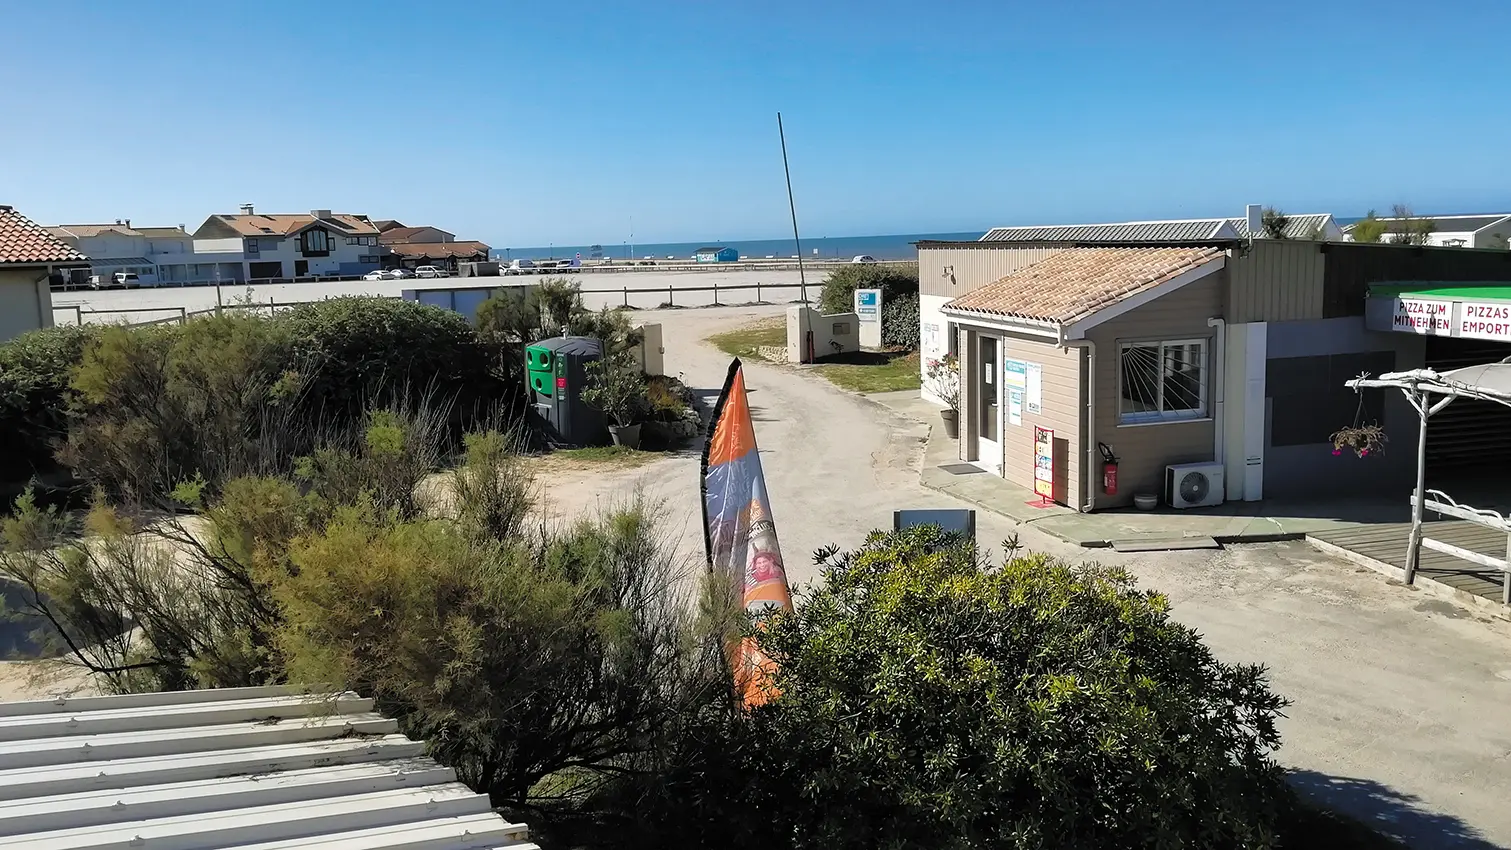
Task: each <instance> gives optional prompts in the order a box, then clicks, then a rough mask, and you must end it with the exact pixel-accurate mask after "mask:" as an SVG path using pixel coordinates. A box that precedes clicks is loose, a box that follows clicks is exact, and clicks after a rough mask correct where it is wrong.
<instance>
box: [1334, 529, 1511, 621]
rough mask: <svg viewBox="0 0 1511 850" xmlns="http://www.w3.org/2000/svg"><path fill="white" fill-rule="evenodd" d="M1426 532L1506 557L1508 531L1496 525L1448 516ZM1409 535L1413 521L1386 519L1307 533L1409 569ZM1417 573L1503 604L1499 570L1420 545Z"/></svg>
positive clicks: (1398, 567) (1482, 552) (1355, 552)
mask: <svg viewBox="0 0 1511 850" xmlns="http://www.w3.org/2000/svg"><path fill="white" fill-rule="evenodd" d="M1423 531H1424V532H1425V535H1426V536H1427V537H1431V538H1433V539H1434V540H1441V541H1443V542H1444V543H1451V544H1453V545H1454V546H1459V547H1462V548H1464V549H1469V550H1470V551H1473V552H1479V553H1481V554H1485V555H1492V556H1494V557H1497V558H1504V557H1506V535H1505V534H1504V533H1503V532H1500V531H1496V530H1495V529H1492V528H1485V527H1484V526H1482V525H1476V524H1474V523H1471V522H1464V521H1463V520H1457V519H1450V520H1440V521H1436V522H1427V523H1426V524H1425V525H1423ZM1410 534H1411V523H1409V522H1386V523H1380V524H1378V525H1362V526H1361V525H1356V526H1350V527H1347V528H1341V529H1337V530H1332V531H1318V532H1312V533H1311V534H1308V535H1307V536H1308V537H1311V538H1313V539H1316V540H1320V541H1322V542H1323V543H1329V544H1331V545H1333V546H1337V547H1338V548H1340V549H1347V550H1348V551H1350V552H1353V553H1354V554H1356V555H1360V556H1362V557H1365V558H1369V559H1370V560H1374V561H1379V562H1381V563H1384V564H1389V565H1390V566H1392V567H1395V568H1396V569H1398V570H1404V569H1406V540H1407V537H1408V536H1409V535H1410ZM1476 570H1478V572H1476ZM1417 575H1418V576H1422V577H1425V578H1430V579H1433V580H1434V581H1437V582H1440V583H1442V584H1445V585H1448V586H1449V587H1452V588H1454V589H1455V590H1460V591H1463V592H1465V593H1471V594H1473V595H1475V596H1480V597H1483V598H1485V599H1488V600H1490V601H1492V602H1494V603H1496V604H1497V605H1499V604H1500V602H1501V576H1502V574H1501V573H1499V572H1492V571H1490V570H1486V569H1484V568H1483V567H1479V566H1477V565H1475V564H1471V563H1469V562H1468V561H1461V560H1459V559H1458V558H1454V557H1452V556H1450V555H1444V554H1441V553H1439V552H1434V551H1432V550H1430V549H1426V548H1424V549H1422V555H1421V560H1420V562H1419V564H1418V566H1417Z"/></svg>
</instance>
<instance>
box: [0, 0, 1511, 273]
mask: <svg viewBox="0 0 1511 850" xmlns="http://www.w3.org/2000/svg"><path fill="white" fill-rule="evenodd" d="M1158 8H1159V11H1158V13H1152V12H1150V11H1149V9H1148V7H1147V6H1144V5H1141V4H1126V3H1120V2H1112V0H1083V2H1080V3H1074V4H1028V3H1021V2H1019V3H1012V2H1010V3H987V2H975V0H961V2H958V3H955V4H952V5H951V6H950V8H949V9H948V10H947V12H948V13H947V14H945V13H939V14H936V13H927V14H919V13H918V11H917V9H916V8H915V7H914V6H912V5H910V4H903V3H899V2H895V0H883V2H880V3H868V4H866V5H864V6H862V5H859V4H849V3H839V2H837V3H830V4H818V5H817V6H815V5H811V4H804V5H799V4H796V3H784V2H777V3H774V4H766V5H764V6H762V7H761V8H760V9H754V8H748V7H740V6H735V5H732V4H731V5H727V6H726V5H717V6H706V5H694V4H687V3H671V4H663V5H657V6H655V7H651V8H641V7H624V6H621V5H617V4H607V3H585V2H571V0H567V2H561V3H553V4H492V5H486V6H476V5H473V4H467V3H457V2H444V0H443V1H442V2H437V3H432V4H428V5H426V6H424V7H423V8H419V7H414V6H412V5H411V4H401V3H399V2H396V0H378V2H374V3H371V4H367V5H364V6H363V7H361V8H360V10H357V11H354V10H353V9H351V8H348V7H330V6H315V7H311V6H308V5H307V4H294V3H289V2H278V1H277V0H275V2H270V3H267V4H263V5H260V6H257V7H255V8H253V7H239V6H225V5H213V4H212V5H209V6H206V5H203V4H194V5H189V4H182V3H174V2H159V3H153V4H136V5H132V4H118V3H110V2H105V0H93V2H89V1H88V0H72V2H65V1H64V0H60V2H57V3H48V4H10V5H9V6H8V7H7V9H6V11H5V18H6V23H7V24H8V30H10V31H12V32H18V33H25V34H26V37H25V38H21V39H15V40H13V43H12V45H11V46H10V48H9V52H8V54H7V62H6V63H5V64H4V65H3V66H0V110H3V114H5V115H8V116H11V118H12V120H13V124H14V126H17V127H19V128H21V131H20V132H11V133H6V134H3V135H0V203H8V204H12V205H14V206H16V207H17V208H18V209H20V210H21V211H22V212H23V213H25V214H26V215H28V216H29V217H31V218H33V219H34V220H36V221H39V222H41V223H44V224H58V223H76V222H90V221H93V222H100V221H112V220H114V219H116V218H127V217H129V218H131V219H132V220H133V221H135V222H138V223H144V224H153V225H162V224H176V223H184V224H187V225H189V226H190V227H194V226H197V225H198V223H199V222H201V221H203V220H204V218H205V217H206V216H208V215H210V214H213V213H234V212H235V211H236V208H237V206H238V205H240V204H242V203H248V202H250V203H253V204H255V205H256V206H257V207H258V209H261V210H268V211H274V212H298V211H304V210H309V209H314V208H329V209H336V210H341V211H345V212H354V213H364V214H367V215H371V216H373V217H376V218H399V219H401V220H403V221H405V222H406V223H409V224H432V225H435V226H437V227H442V228H445V229H446V230H449V231H452V232H455V233H457V234H458V236H459V237H461V238H475V239H480V240H482V241H485V242H487V243H489V244H490V245H528V246H541V245H549V244H552V243H562V244H568V243H583V244H591V243H593V242H600V243H601V242H603V241H605V240H608V241H609V242H614V243H622V242H629V241H634V242H635V243H637V244H666V243H684V242H696V241H702V240H705V239H710V238H713V239H715V240H716V241H717V240H719V239H723V240H726V241H736V239H735V237H733V236H730V235H729V234H744V233H751V234H770V235H768V236H765V237H739V238H740V240H742V241H764V240H766V239H781V238H785V237H784V235H783V234H784V233H787V232H790V222H789V219H788V210H787V195H786V185H785V182H784V179H783V170H782V159H781V149H780V147H779V144H778V138H777V128H776V113H777V112H778V111H781V112H782V113H783V116H784V120H785V125H786V131H787V147H788V153H789V155H790V159H791V166H792V181H793V189H794V192H795V194H796V201H797V212H798V216H799V220H800V223H801V225H802V228H803V230H804V232H805V233H813V234H835V233H842V234H862V235H864V234H877V235H888V234H909V233H957V232H969V231H973V230H978V229H983V230H984V229H985V228H990V227H994V226H1003V225H1013V224H1049V223H1075V222H1089V221H1116V220H1142V219H1163V218H1197V217H1207V216H1237V215H1240V214H1241V213H1242V210H1243V208H1244V205H1245V204H1248V203H1261V204H1265V205H1267V206H1274V207H1277V208H1280V209H1283V210H1286V211H1288V212H1295V213H1303V212H1331V213H1333V214H1334V215H1335V216H1339V217H1340V218H1351V217H1355V216H1359V215H1363V214H1364V212H1365V211H1367V210H1369V209H1371V208H1374V209H1378V210H1382V211H1383V210H1386V209H1388V208H1389V207H1390V206H1391V205H1392V204H1394V203H1406V204H1409V205H1411V206H1412V207H1413V208H1415V209H1416V210H1417V211H1418V212H1424V213H1437V214H1446V213H1448V212H1492V211H1501V210H1506V209H1508V208H1511V169H1507V168H1506V167H1505V163H1504V154H1503V153H1502V152H1501V151H1500V148H1499V146H1497V145H1494V144H1485V145H1470V144H1466V143H1465V140H1469V139H1483V140H1494V139H1497V138H1507V137H1508V136H1511V112H1508V111H1507V110H1504V109H1496V108H1492V107H1491V106H1490V105H1491V104H1494V103H1498V102H1500V100H1502V99H1503V98H1502V94H1503V93H1502V91H1501V89H1502V88H1503V86H1502V83H1503V81H1504V80H1506V79H1511V51H1508V50H1506V49H1505V46H1504V37H1503V34H1504V33H1505V32H1506V31H1508V30H1511V4H1508V3H1504V2H1498V0H1445V2H1444V3H1440V4H1438V5H1436V6H1434V7H1433V9H1432V14H1430V15H1428V14H1422V13H1421V7H1420V5H1419V4H1407V3H1406V2H1404V0H1378V2H1377V3H1375V4H1374V5H1372V6H1371V7H1369V9H1368V11H1367V13H1365V12H1363V11H1362V10H1359V9H1354V8H1351V7H1343V6H1337V5H1335V4H1321V5H1319V4H1315V3H1303V2H1299V0H1273V2H1271V3H1268V4H1266V5H1265V6H1263V7H1262V8H1261V7H1245V6H1217V7H1213V6H1211V5H1210V4H1205V3H1196V2H1194V0H1166V2H1162V3H1161V4H1159V6H1158ZM941 11H944V10H941ZM463 19H465V20H466V22H467V26H466V27H456V26H451V25H450V24H453V23H455V22H456V21H459V20H463ZM1470 22H1472V24H1473V25H1472V26H1470V25H1467V24H1468V23H1470ZM690 23H696V26H689V24H690ZM417 32H419V33H423V32H432V33H436V34H437V35H435V36H433V37H411V36H410V35H409V33H417ZM64 44H66V45H74V46H75V47H73V48H70V49H67V50H62V51H60V50H59V48H58V45H64ZM119 44H130V45H134V46H135V47H133V48H132V49H131V50H130V51H128V53H129V57H123V56H122V54H121V53H120V51H117V50H111V49H103V48H104V47H105V46H109V45H119ZM159 48H171V49H159ZM123 63H124V64H123ZM1400 69H1409V70H1404V71H1403V70H1400ZM1418 69H1428V70H1425V71H1423V70H1418ZM1445 80H1447V81H1450V82H1445ZM1444 151H1446V152H1447V153H1446V154H1445V153H1442V152H1444ZM1427 166H1430V167H1427ZM631 234H633V236H631ZM708 234H722V236H714V237H710V236H708ZM833 238H839V237H833Z"/></svg>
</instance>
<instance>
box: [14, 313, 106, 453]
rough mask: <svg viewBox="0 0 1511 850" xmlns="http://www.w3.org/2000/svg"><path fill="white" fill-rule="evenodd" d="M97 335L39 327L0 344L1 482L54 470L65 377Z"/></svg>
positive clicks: (63, 422) (63, 426) (63, 421)
mask: <svg viewBox="0 0 1511 850" xmlns="http://www.w3.org/2000/svg"><path fill="white" fill-rule="evenodd" d="M96 330H97V329H95V328H90V327H89V326H87V325H86V326H82V327H81V326H77V325H67V326H61V327H53V328H44V329H42V330H36V331H29V332H27V333H24V334H22V335H20V336H18V337H16V338H15V339H12V340H10V341H8V342H6V343H5V344H3V345H0V479H3V480H9V481H16V480H26V479H27V478H30V477H31V476H32V475H33V474H35V473H38V472H45V471H48V470H51V469H53V468H54V467H55V466H56V464H55V462H54V460H53V452H54V449H55V446H56V444H57V443H60V442H62V441H63V439H65V438H66V437H67V435H68V416H67V411H68V403H67V392H68V381H69V376H70V374H71V373H72V371H73V369H74V367H76V366H77V365H78V364H79V361H80V360H81V359H83V357H84V348H85V346H86V345H88V343H89V340H90V339H91V338H92V336H93V335H94V333H95V332H96Z"/></svg>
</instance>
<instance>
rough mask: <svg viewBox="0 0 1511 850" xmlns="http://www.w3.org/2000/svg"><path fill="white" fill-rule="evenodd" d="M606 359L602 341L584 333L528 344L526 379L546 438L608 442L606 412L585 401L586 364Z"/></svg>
mask: <svg viewBox="0 0 1511 850" xmlns="http://www.w3.org/2000/svg"><path fill="white" fill-rule="evenodd" d="M602 359H603V343H602V342H601V341H600V340H597V339H593V338H592V337H585V336H564V337H555V338H553V339H543V340H541V341H540V342H537V343H535V344H534V345H531V346H528V347H526V348H525V380H526V382H527V383H528V384H529V385H530V394H531V400H532V401H533V402H534V409H535V412H536V414H537V415H538V416H539V418H540V421H541V425H542V426H543V430H544V431H545V433H546V438H547V439H548V440H549V441H550V442H552V443H553V444H556V445H566V446H593V445H602V444H604V443H607V442H608V439H609V429H608V422H607V421H605V419H604V416H603V413H602V412H601V411H598V410H594V409H593V408H592V407H589V406H588V405H587V404H585V403H583V401H582V398H581V394H582V388H583V387H584V386H585V385H586V384H587V379H588V373H587V364H589V363H592V362H593V361H595V360H602Z"/></svg>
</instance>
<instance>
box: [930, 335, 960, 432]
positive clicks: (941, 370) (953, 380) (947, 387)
mask: <svg viewBox="0 0 1511 850" xmlns="http://www.w3.org/2000/svg"><path fill="white" fill-rule="evenodd" d="M927 381H928V388H929V392H931V393H933V394H934V396H935V397H936V398H938V399H939V400H940V401H942V402H944V403H945V405H946V406H945V409H944V410H941V411H939V418H940V419H942V420H943V421H944V433H945V435H946V436H948V437H949V438H950V439H952V440H953V439H956V438H958V437H959V436H960V361H959V360H958V359H957V358H956V357H955V355H953V354H947V355H945V356H944V357H941V358H939V359H938V360H930V361H929V365H928V369H927Z"/></svg>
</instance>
